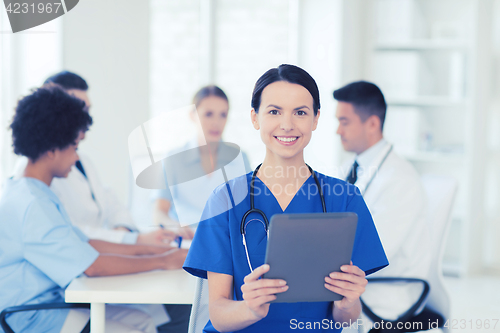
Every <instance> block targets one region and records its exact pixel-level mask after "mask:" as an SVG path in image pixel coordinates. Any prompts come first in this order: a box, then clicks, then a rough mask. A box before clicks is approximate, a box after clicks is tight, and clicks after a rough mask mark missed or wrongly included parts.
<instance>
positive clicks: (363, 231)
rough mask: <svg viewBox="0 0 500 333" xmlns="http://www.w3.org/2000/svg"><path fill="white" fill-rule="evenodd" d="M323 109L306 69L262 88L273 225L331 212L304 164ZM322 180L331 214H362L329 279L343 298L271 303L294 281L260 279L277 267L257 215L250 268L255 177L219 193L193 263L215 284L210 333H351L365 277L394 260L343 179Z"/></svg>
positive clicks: (264, 183)
mask: <svg viewBox="0 0 500 333" xmlns="http://www.w3.org/2000/svg"><path fill="white" fill-rule="evenodd" d="M319 108H320V101H319V91H318V87H317V85H316V82H315V81H314V79H313V78H312V77H311V76H310V75H309V74H308V73H307V72H305V71H304V70H303V69H301V68H299V67H296V66H292V65H281V66H279V67H278V68H273V69H270V70H269V71H267V72H266V73H265V74H264V75H262V76H261V77H260V78H259V80H258V81H257V83H256V84H255V88H254V91H253V96H252V111H251V119H252V124H253V126H254V128H255V129H256V130H259V131H260V136H261V139H262V141H263V142H264V144H265V146H266V156H265V158H264V161H263V162H262V165H261V167H260V169H259V170H258V172H257V174H256V177H255V182H254V186H253V191H254V193H255V196H254V199H255V202H254V205H255V208H257V209H260V210H262V211H263V212H264V214H265V215H266V216H267V218H268V219H269V220H270V219H271V217H272V216H273V215H274V214H283V213H287V214H290V213H292V214H293V213H312V212H318V213H320V212H323V208H322V203H321V200H320V196H319V194H318V188H317V185H316V182H315V180H314V178H313V176H312V174H311V172H310V170H309V168H308V167H307V166H306V164H305V161H304V148H305V147H306V146H307V144H308V143H309V141H310V139H311V135H312V131H314V130H315V129H316V127H317V124H318V119H319V116H320V111H319ZM316 176H317V178H318V181H319V184H320V186H321V188H322V190H323V194H324V199H325V204H326V211H327V212H355V213H357V215H358V227H357V231H356V237H355V242H354V249H353V253H352V263H351V265H345V266H342V267H341V271H342V272H340V273H331V274H330V275H329V276H327V277H325V288H327V289H329V290H331V291H333V292H336V293H338V294H340V295H342V296H344V297H343V299H342V300H340V301H335V302H316V303H273V304H270V303H269V302H270V301H272V300H274V299H275V298H276V296H275V294H277V293H281V292H285V291H286V290H287V289H288V287H287V285H286V281H283V280H279V279H264V278H261V277H262V275H263V274H264V273H266V272H267V271H268V270H269V266H268V265H264V257H265V252H266V243H267V237H266V231H265V228H264V223H263V218H262V216H261V215H259V214H257V213H251V214H250V215H249V216H248V217H247V218H246V220H245V231H246V243H247V247H248V254H249V256H248V257H249V260H248V261H249V262H248V261H247V255H246V251H245V247H244V245H243V243H242V235H241V233H240V224H241V221H242V218H243V215H244V214H245V213H246V212H247V211H248V210H249V209H250V198H249V196H248V193H250V181H251V178H252V173H249V174H247V175H245V176H242V177H238V178H235V179H233V180H231V181H229V182H228V184H223V185H221V186H219V187H218V188H217V189H216V190H215V191H214V192H213V193H212V195H211V197H210V199H209V200H208V202H207V204H206V206H205V210H204V212H203V216H202V222H200V224H199V226H198V230H197V232H196V235H195V238H194V240H193V243H192V245H191V249H190V251H189V253H188V257H187V259H186V262H185V263H184V269H186V270H187V271H188V272H190V273H191V274H193V275H196V276H199V277H202V278H208V286H209V307H210V322H209V323H208V324H207V325H206V327H205V332H216V331H220V332H231V331H241V332H284V331H293V330H296V329H297V328H300V323H302V325H304V326H303V328H308V327H309V328H310V330H311V331H314V329H316V330H328V331H340V330H341V328H339V327H340V325H342V324H343V325H344V326H348V325H349V323H350V322H355V321H356V320H357V318H358V317H359V315H360V312H361V304H360V300H359V297H360V296H361V294H362V293H363V292H364V288H365V286H366V284H367V280H366V279H365V275H367V274H370V273H373V272H375V271H377V270H379V269H381V268H383V267H385V266H386V265H388V262H387V258H386V256H385V253H384V250H383V247H382V244H381V242H380V239H379V237H378V234H377V231H376V228H375V226H374V224H373V220H372V218H371V215H370V213H369V211H368V209H367V207H366V205H365V202H364V201H363V198H362V197H361V195H360V194H359V191H356V188H355V187H354V186H353V185H351V184H348V183H346V182H344V181H342V180H339V179H335V178H331V177H328V176H325V175H322V174H319V173H316ZM228 188H229V189H230V191H228ZM242 193H243V195H247V198H245V200H243V201H242V202H241V203H239V204H237V205H234V200H233V196H234V197H236V196H239V195H242ZM327 255H328V253H318V256H327ZM250 266H251V267H252V269H253V271H252V270H251V268H250ZM307 323H309V326H307ZM315 323H321V325H316V324H315ZM335 323H337V325H336V324H335ZM339 324H340V325H339ZM308 331H309V329H308Z"/></svg>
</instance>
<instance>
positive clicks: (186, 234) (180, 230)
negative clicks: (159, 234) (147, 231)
mask: <svg viewBox="0 0 500 333" xmlns="http://www.w3.org/2000/svg"><path fill="white" fill-rule="evenodd" d="M171 207H172V204H171V202H170V200H167V199H164V198H158V199H156V201H155V208H154V213H153V221H154V222H155V224H156V225H161V226H164V227H165V228H169V227H174V228H176V233H177V235H179V236H181V237H182V238H183V239H193V237H194V231H193V229H191V228H190V227H189V226H188V225H187V226H184V227H181V226H180V224H179V222H178V221H175V220H172V219H171V218H170V217H169V216H168V212H169V210H170V208H171Z"/></svg>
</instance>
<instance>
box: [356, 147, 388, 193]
mask: <svg viewBox="0 0 500 333" xmlns="http://www.w3.org/2000/svg"><path fill="white" fill-rule="evenodd" d="M392 147H393V146H392V145H391V146H390V148H389V150H388V151H387V153H385V155H384V158H383V159H382V160H381V161H380V163H379V164H378V167H377V170H376V171H375V173H374V174H373V175H372V176H371V178H370V180H369V181H368V183H366V186H365V190H364V191H363V195H365V194H366V191H368V188H369V187H370V185H371V184H372V181H373V179H375V176H376V175H377V173H378V172H379V171H380V168H381V167H382V165H384V162H385V160H386V159H387V157H388V156H389V154H390V153H391V151H392Z"/></svg>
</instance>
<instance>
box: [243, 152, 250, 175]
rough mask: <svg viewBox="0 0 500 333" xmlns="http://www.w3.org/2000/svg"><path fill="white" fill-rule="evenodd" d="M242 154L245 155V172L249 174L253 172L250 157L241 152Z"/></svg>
mask: <svg viewBox="0 0 500 333" xmlns="http://www.w3.org/2000/svg"><path fill="white" fill-rule="evenodd" d="M241 154H242V155H243V163H244V164H245V172H246V173H249V172H250V171H252V168H251V167H250V162H249V161H248V156H247V154H245V153H244V152H241Z"/></svg>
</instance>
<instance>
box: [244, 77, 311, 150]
mask: <svg viewBox="0 0 500 333" xmlns="http://www.w3.org/2000/svg"><path fill="white" fill-rule="evenodd" d="M318 118H319V110H318V114H317V115H316V116H315V115H314V109H313V98H312V96H311V94H310V93H309V91H308V90H307V89H306V88H304V87H303V86H301V85H299V84H295V83H289V82H286V81H277V82H273V83H271V84H270V85H268V86H267V87H265V88H264V90H263V91H262V95H261V102H260V108H259V113H255V110H253V109H252V122H253V125H254V127H255V129H257V130H260V136H261V138H262V141H263V142H264V144H265V145H266V147H267V150H268V153H269V152H271V153H273V154H274V155H276V157H280V158H284V159H289V158H293V157H296V156H299V155H300V156H302V152H303V150H304V148H305V147H306V146H307V144H308V143H309V141H310V140H311V135H312V131H314V130H315V129H316V126H317V124H318Z"/></svg>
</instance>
